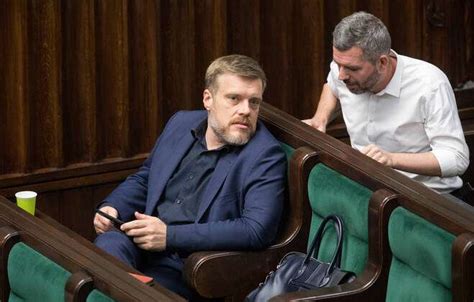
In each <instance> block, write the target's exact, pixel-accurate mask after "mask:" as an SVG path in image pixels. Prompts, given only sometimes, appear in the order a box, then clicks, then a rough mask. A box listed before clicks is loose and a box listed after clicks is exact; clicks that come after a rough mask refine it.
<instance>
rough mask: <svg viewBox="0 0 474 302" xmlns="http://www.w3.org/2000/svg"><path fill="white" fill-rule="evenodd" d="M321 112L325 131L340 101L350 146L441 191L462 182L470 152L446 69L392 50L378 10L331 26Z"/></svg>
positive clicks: (315, 121) (317, 124) (315, 122)
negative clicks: (334, 26) (330, 46)
mask: <svg viewBox="0 0 474 302" xmlns="http://www.w3.org/2000/svg"><path fill="white" fill-rule="evenodd" d="M330 67H331V70H330V72H329V75H328V78H327V83H326V84H324V87H323V91H322V94H321V98H320V100H319V104H318V108H317V110H316V113H315V115H314V116H313V117H312V118H311V119H308V120H304V122H306V123H307V124H309V125H311V126H313V127H314V128H316V129H318V130H320V131H322V132H325V131H326V125H327V123H328V120H329V118H330V115H331V114H332V112H333V111H334V110H335V108H336V107H337V106H338V101H339V103H340V106H341V109H342V114H343V118H344V122H345V124H346V127H347V131H348V133H349V136H350V139H351V144H352V146H353V147H354V148H356V149H358V150H360V152H362V153H363V154H365V155H367V156H369V157H371V158H373V159H374V160H376V161H378V162H380V163H382V164H384V165H387V166H389V167H392V168H394V169H397V170H398V171H400V172H401V173H403V174H405V175H407V176H408V177H410V178H412V179H415V180H418V181H420V182H422V183H423V184H425V185H426V186H428V187H430V188H433V189H435V190H437V191H438V192H440V193H442V194H446V193H453V192H454V193H455V192H456V190H458V189H459V188H461V186H462V180H461V178H460V177H459V175H462V174H463V173H464V171H465V170H466V169H467V167H468V165H469V150H468V147H467V145H466V141H465V139H464V134H463V131H462V126H461V122H460V120H459V116H458V113H457V106H456V101H455V98H454V93H453V90H452V88H451V85H450V83H449V80H448V78H447V77H446V75H445V74H444V73H443V72H442V71H441V70H440V69H438V68H437V67H436V66H434V65H432V64H430V63H428V62H424V61H421V60H416V59H413V58H409V57H406V56H402V55H398V54H397V53H396V52H395V51H393V50H392V49H391V38H390V34H389V32H388V30H387V28H386V27H385V25H384V24H383V23H382V21H380V20H379V19H378V18H376V17H375V16H373V15H371V14H368V13H366V12H357V13H354V14H352V15H350V16H348V17H346V18H344V19H343V20H342V21H341V22H340V23H339V24H338V25H337V26H336V28H335V29H334V32H333V62H331V65H330Z"/></svg>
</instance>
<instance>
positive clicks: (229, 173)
mask: <svg viewBox="0 0 474 302" xmlns="http://www.w3.org/2000/svg"><path fill="white" fill-rule="evenodd" d="M206 118H207V112H206V111H181V112H178V113H176V114H175V115H174V116H173V117H172V118H171V119H170V120H169V122H168V123H167V125H166V127H165V129H164V130H163V133H162V134H161V135H160V137H159V138H158V140H157V142H156V144H155V147H154V148H153V150H152V152H151V154H150V156H149V158H148V159H147V160H146V161H145V162H144V164H143V166H142V167H141V168H140V169H139V171H138V172H137V173H135V174H133V175H131V176H129V177H128V178H127V179H126V180H125V181H124V182H123V183H122V184H120V185H119V186H118V187H117V188H116V189H115V190H114V191H113V192H112V193H111V194H110V195H109V196H108V197H107V198H106V199H105V200H104V202H106V203H109V204H110V205H111V206H113V207H114V208H116V209H117V210H118V212H119V216H120V217H121V218H122V219H123V220H125V221H129V220H133V219H135V218H134V215H133V214H134V211H139V212H142V213H145V214H147V215H153V214H154V213H156V212H155V209H156V206H157V204H158V202H160V200H161V195H162V194H163V191H164V189H165V186H166V183H167V182H168V180H169V179H170V177H171V176H172V174H173V172H174V170H175V169H176V167H177V166H178V164H179V163H180V161H181V159H182V158H183V156H184V155H185V154H186V152H187V151H188V150H189V148H190V147H191V146H192V143H193V141H194V137H193V136H192V134H191V129H193V128H196V127H197V126H198V125H199V124H200V123H201V122H203V121H204V120H205V119H206ZM286 166H287V165H286V157H285V154H284V152H283V150H282V149H281V146H280V144H279V142H278V141H277V140H276V139H275V138H274V137H273V136H272V135H271V134H270V132H269V131H268V130H267V129H266V128H265V126H264V125H263V124H262V123H261V122H258V125H257V130H256V133H255V135H254V136H253V137H252V138H251V139H250V141H249V142H248V143H247V144H246V145H245V146H243V147H242V148H233V149H232V151H231V152H228V153H226V154H225V155H222V157H221V159H220V160H219V162H218V164H217V166H216V168H215V170H214V173H213V175H212V177H211V180H210V181H209V183H208V185H207V187H206V189H205V193H204V194H203V195H204V198H203V200H201V201H200V207H199V210H198V215H197V219H196V222H195V223H192V224H184V225H169V226H167V238H166V247H167V250H171V251H183V252H192V251H199V250H219V249H220V250H222V249H259V248H264V247H266V246H268V245H269V244H270V243H271V242H272V240H273V239H274V238H275V235H276V233H277V230H278V225H279V221H280V216H281V212H282V207H283V199H284V198H285V187H286Z"/></svg>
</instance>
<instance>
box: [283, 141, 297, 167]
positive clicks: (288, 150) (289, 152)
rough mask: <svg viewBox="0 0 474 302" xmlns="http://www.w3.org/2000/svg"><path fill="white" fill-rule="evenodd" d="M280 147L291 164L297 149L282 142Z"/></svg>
mask: <svg viewBox="0 0 474 302" xmlns="http://www.w3.org/2000/svg"><path fill="white" fill-rule="evenodd" d="M280 145H281V148H282V149H283V151H284V152H285V154H286V159H287V160H288V162H290V158H291V156H292V155H293V152H295V148H293V147H292V146H290V145H287V144H285V143H282V142H280Z"/></svg>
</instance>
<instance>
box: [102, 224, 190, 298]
mask: <svg viewBox="0 0 474 302" xmlns="http://www.w3.org/2000/svg"><path fill="white" fill-rule="evenodd" d="M94 243H95V244H96V245H97V246H98V247H99V248H101V249H102V250H104V251H106V252H107V253H109V254H111V255H113V256H115V257H116V258H118V259H119V260H121V261H123V262H125V263H127V264H128V265H130V266H132V267H134V268H136V269H137V270H139V271H140V272H142V273H143V274H145V275H147V276H150V277H153V279H154V280H155V282H157V283H159V284H160V285H162V286H164V287H166V288H167V289H169V290H171V291H173V292H175V293H177V294H179V295H180V296H182V297H184V298H186V299H187V300H193V299H192V297H193V292H192V291H191V290H190V289H189V287H188V286H187V285H186V283H185V281H184V279H183V275H182V271H183V265H184V263H183V260H182V259H181V258H180V257H179V256H178V255H177V254H176V253H170V252H147V251H144V250H142V249H140V248H138V247H137V246H136V245H135V244H134V243H133V241H132V239H131V238H130V237H128V236H126V235H125V234H124V233H122V232H119V231H110V232H106V233H104V234H101V235H99V236H98V237H97V238H96V240H95V242H94Z"/></svg>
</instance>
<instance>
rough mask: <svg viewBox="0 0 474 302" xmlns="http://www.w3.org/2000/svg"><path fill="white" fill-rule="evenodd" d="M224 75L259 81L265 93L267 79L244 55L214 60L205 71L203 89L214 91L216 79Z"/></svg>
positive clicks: (257, 66) (258, 66)
mask: <svg viewBox="0 0 474 302" xmlns="http://www.w3.org/2000/svg"><path fill="white" fill-rule="evenodd" d="M224 73H231V74H235V75H238V76H241V77H245V78H250V79H260V80H261V81H262V89H263V91H265V87H266V85H267V77H266V76H265V72H264V71H263V69H262V67H260V65H259V64H258V62H257V61H255V60H254V59H252V58H250V57H247V56H244V55H228V56H223V57H220V58H217V59H215V60H214V61H213V62H212V63H211V65H209V67H208V68H207V70H206V77H205V79H204V80H205V86H206V87H205V88H206V89H209V90H211V91H215V90H216V88H217V81H216V80H217V77H218V76H219V75H221V74H224Z"/></svg>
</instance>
